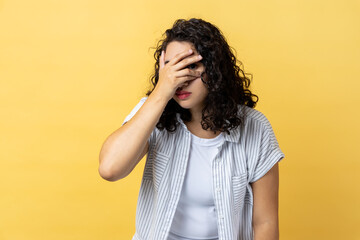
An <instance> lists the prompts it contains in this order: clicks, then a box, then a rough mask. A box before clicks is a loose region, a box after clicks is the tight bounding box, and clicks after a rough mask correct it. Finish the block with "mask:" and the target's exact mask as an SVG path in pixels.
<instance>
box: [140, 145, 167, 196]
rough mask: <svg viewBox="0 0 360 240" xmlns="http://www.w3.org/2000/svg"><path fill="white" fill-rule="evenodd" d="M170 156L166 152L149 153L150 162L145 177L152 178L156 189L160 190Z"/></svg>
mask: <svg viewBox="0 0 360 240" xmlns="http://www.w3.org/2000/svg"><path fill="white" fill-rule="evenodd" d="M169 159H170V157H169V156H168V155H166V154H165V153H162V152H159V151H155V152H152V153H151V154H150V155H149V161H150V164H147V166H146V168H145V172H144V179H147V180H152V181H153V184H154V189H155V190H156V191H157V192H158V190H159V188H160V185H161V181H162V178H163V176H164V172H165V170H166V166H167V165H168V162H169Z"/></svg>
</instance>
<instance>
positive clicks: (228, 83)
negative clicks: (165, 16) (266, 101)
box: [146, 18, 259, 134]
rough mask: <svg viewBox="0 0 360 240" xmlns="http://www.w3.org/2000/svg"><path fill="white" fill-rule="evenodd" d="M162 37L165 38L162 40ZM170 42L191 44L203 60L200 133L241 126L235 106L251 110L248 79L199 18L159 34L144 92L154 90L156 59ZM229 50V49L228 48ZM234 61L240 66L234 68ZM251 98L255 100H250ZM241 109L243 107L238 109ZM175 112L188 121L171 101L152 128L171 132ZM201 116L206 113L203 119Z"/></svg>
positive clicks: (223, 41)
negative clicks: (205, 90) (149, 86)
mask: <svg viewBox="0 0 360 240" xmlns="http://www.w3.org/2000/svg"><path fill="white" fill-rule="evenodd" d="M164 35H166V36H165V37H164ZM172 41H186V42H190V43H192V44H193V45H194V47H195V49H196V50H197V52H198V53H199V54H200V55H201V56H202V57H203V59H202V60H201V62H202V63H203V64H204V67H205V73H206V76H207V82H204V81H203V78H201V79H202V81H203V82H204V84H205V86H206V87H207V88H208V91H209V94H208V95H207V97H206V98H205V100H204V105H205V106H204V109H203V110H202V121H201V125H202V128H203V129H204V130H207V129H210V130H212V131H214V133H216V131H221V132H226V133H227V134H230V132H229V131H228V130H229V129H232V128H236V127H238V126H239V125H241V126H243V123H244V118H245V114H244V111H240V112H241V114H239V108H238V106H237V105H238V104H241V105H246V106H248V107H251V108H255V105H256V103H257V101H258V100H259V98H258V96H256V95H255V94H252V93H251V91H250V90H249V86H250V81H251V79H250V78H248V77H246V75H250V76H251V78H252V75H251V74H246V73H245V72H244V71H243V70H242V69H241V68H240V67H239V66H242V63H241V62H240V61H238V60H237V59H236V57H235V56H234V54H233V53H232V51H231V49H232V48H231V47H229V45H228V44H227V42H226V39H225V37H224V36H223V34H222V32H221V31H220V30H219V29H218V28H217V27H216V26H214V25H213V24H211V23H209V22H206V21H204V20H202V19H197V18H191V19H189V20H185V19H178V20H176V21H175V23H174V24H173V26H172V28H171V29H167V30H166V31H165V33H164V34H163V39H162V40H160V41H159V42H158V43H157V47H155V48H153V49H155V53H154V58H155V60H156V63H155V72H154V74H153V75H152V76H151V78H150V80H151V83H152V85H153V86H152V90H149V91H147V93H146V95H147V96H149V95H150V94H151V93H152V91H153V90H154V89H155V86H156V84H157V82H158V80H159V58H160V55H161V51H162V50H164V51H165V50H166V47H167V45H168V44H169V43H170V42H172ZM230 48H231V49H230ZM237 62H239V63H240V65H239V66H238V65H237ZM253 97H255V98H256V100H255V101H254V100H253ZM241 109H243V108H241ZM176 113H180V117H181V119H182V120H183V121H184V122H187V121H190V120H191V113H190V111H189V109H184V108H182V107H181V106H180V105H179V104H178V103H177V102H176V101H175V100H174V99H173V98H172V99H171V100H169V102H168V103H167V105H166V107H165V109H164V111H163V113H162V115H161V117H160V119H159V121H158V123H157V124H156V127H157V128H158V129H159V130H163V129H164V128H166V130H167V131H169V132H174V131H175V130H176V128H177V126H178V124H179V123H178V121H177V119H176ZM204 113H207V114H206V116H205V115H204Z"/></svg>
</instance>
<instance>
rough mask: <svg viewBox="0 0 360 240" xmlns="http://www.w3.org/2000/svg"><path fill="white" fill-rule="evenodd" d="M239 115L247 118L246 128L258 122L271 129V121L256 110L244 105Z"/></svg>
mask: <svg viewBox="0 0 360 240" xmlns="http://www.w3.org/2000/svg"><path fill="white" fill-rule="evenodd" d="M239 113H240V114H242V115H243V116H244V118H245V119H244V120H245V126H246V125H247V126H249V125H253V124H252V123H255V122H257V123H259V124H261V125H263V126H265V127H271V124H270V121H269V119H268V118H267V117H266V116H265V114H264V113H263V112H261V111H259V110H257V109H255V108H251V107H248V106H245V105H242V106H241V107H240V110H239Z"/></svg>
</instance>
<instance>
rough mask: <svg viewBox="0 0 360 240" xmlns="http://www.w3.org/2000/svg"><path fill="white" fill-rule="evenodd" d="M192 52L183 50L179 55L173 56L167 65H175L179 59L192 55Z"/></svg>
mask: <svg viewBox="0 0 360 240" xmlns="http://www.w3.org/2000/svg"><path fill="white" fill-rule="evenodd" d="M193 52H194V51H193V50H192V49H191V48H190V49H188V50H185V51H183V52H181V53H178V54H176V55H175V57H173V58H172V59H171V60H170V61H169V63H168V64H169V65H170V66H172V65H175V64H177V63H178V62H179V61H181V59H183V58H185V57H187V56H190V55H191V54H193Z"/></svg>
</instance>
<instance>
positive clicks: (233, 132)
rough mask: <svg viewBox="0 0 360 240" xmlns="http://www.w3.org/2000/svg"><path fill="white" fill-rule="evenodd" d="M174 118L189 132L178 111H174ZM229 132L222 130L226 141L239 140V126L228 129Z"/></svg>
mask: <svg viewBox="0 0 360 240" xmlns="http://www.w3.org/2000/svg"><path fill="white" fill-rule="evenodd" d="M176 119H177V120H178V122H179V123H180V125H181V126H182V127H183V129H184V130H185V131H187V132H189V130H188V128H187V126H186V125H185V123H184V122H183V120H182V119H181V118H180V113H176ZM229 132H230V135H229V134H227V133H226V132H224V140H225V141H228V142H235V143H237V142H239V139H240V127H237V128H235V129H230V130H229Z"/></svg>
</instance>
